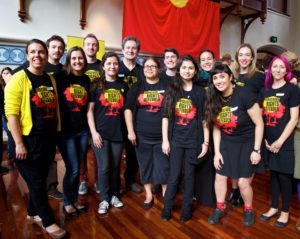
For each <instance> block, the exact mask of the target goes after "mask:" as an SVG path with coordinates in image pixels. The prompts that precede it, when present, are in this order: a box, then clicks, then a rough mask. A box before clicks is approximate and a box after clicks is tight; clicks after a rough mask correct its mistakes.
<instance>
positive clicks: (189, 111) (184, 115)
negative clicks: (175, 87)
mask: <svg viewBox="0 0 300 239" xmlns="http://www.w3.org/2000/svg"><path fill="white" fill-rule="evenodd" d="M196 113H197V108H196V107H195V106H193V104H192V101H191V100H190V99H186V98H181V99H179V100H178V102H177V103H176V106H175V115H176V116H178V118H179V120H178V121H177V122H176V124H179V125H184V126H186V125H188V124H189V123H190V122H191V121H192V120H193V119H195V118H196Z"/></svg>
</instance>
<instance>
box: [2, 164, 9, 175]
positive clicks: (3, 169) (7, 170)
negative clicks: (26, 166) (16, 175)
mask: <svg viewBox="0 0 300 239" xmlns="http://www.w3.org/2000/svg"><path fill="white" fill-rule="evenodd" d="M8 172H9V169H8V168H6V167H3V166H0V174H5V173H8Z"/></svg>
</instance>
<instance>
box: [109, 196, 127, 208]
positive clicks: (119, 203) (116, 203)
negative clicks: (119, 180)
mask: <svg viewBox="0 0 300 239" xmlns="http://www.w3.org/2000/svg"><path fill="white" fill-rule="evenodd" d="M110 204H111V205H113V206H114V207H123V206H124V204H123V202H122V201H121V200H120V199H119V198H118V197H116V196H112V198H111V201H110Z"/></svg>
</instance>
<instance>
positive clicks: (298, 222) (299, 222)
mask: <svg viewBox="0 0 300 239" xmlns="http://www.w3.org/2000/svg"><path fill="white" fill-rule="evenodd" d="M296 230H297V231H298V232H300V217H299V218H298V220H297V222H296Z"/></svg>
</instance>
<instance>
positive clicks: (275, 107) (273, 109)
mask: <svg viewBox="0 0 300 239" xmlns="http://www.w3.org/2000/svg"><path fill="white" fill-rule="evenodd" d="M263 110H264V115H265V116H266V119H267V122H265V125H267V126H276V124H277V123H278V119H281V118H282V116H283V115H284V112H285V106H284V105H282V104H281V102H280V98H279V97H277V96H271V97H267V98H265V100H264V102H263Z"/></svg>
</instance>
